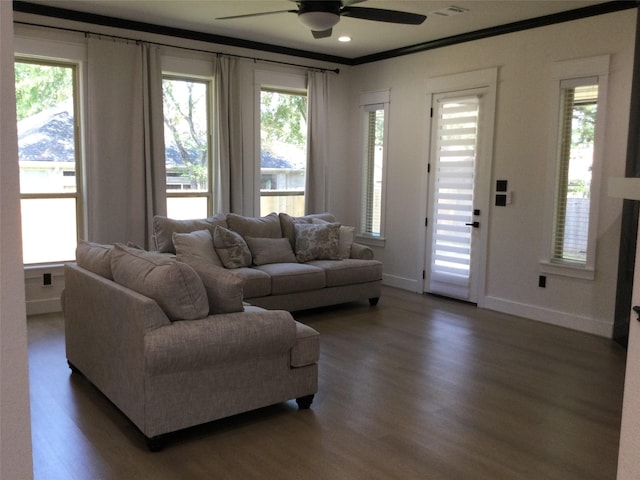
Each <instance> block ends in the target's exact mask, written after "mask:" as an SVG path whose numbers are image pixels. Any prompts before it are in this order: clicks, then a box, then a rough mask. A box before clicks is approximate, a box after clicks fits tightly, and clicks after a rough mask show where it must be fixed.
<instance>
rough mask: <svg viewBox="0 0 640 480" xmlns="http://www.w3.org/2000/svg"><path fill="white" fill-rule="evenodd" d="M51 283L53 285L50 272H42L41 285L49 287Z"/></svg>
mask: <svg viewBox="0 0 640 480" xmlns="http://www.w3.org/2000/svg"><path fill="white" fill-rule="evenodd" d="M51 285H53V278H52V277H51V274H50V273H43V274H42V286H43V287H50V286H51Z"/></svg>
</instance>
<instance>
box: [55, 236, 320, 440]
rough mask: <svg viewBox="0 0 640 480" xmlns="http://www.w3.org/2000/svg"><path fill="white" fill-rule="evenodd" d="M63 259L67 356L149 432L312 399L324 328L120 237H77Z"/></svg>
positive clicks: (212, 271)
mask: <svg viewBox="0 0 640 480" xmlns="http://www.w3.org/2000/svg"><path fill="white" fill-rule="evenodd" d="M76 259H77V263H75V264H67V265H66V266H65V290H64V293H63V298H62V305H63V311H64V317H65V343H66V355H67V360H68V362H69V365H70V366H71V368H72V370H73V371H75V372H80V373H82V374H83V375H84V376H85V377H86V378H87V379H88V380H89V381H90V382H91V383H93V384H94V385H95V386H96V387H97V388H98V389H99V390H100V391H101V392H102V393H103V394H104V395H106V397H107V398H109V400H111V402H113V403H114V404H115V405H116V407H118V408H119V409H120V410H121V411H122V412H123V413H124V414H125V415H126V416H127V417H128V418H129V419H130V420H131V421H132V422H133V424H135V426H136V427H138V429H139V430H140V431H141V432H142V433H143V434H144V435H145V437H146V438H147V441H148V444H149V447H150V448H151V449H152V450H157V449H159V448H161V447H162V445H163V442H164V441H165V440H166V435H167V434H169V433H170V432H174V431H177V430H180V429H184V428H187V427H191V426H194V425H198V424H202V423H205V422H210V421H212V420H216V419H219V418H222V417H227V416H230V415H234V414H238V413H241V412H245V411H249V410H252V409H256V408H260V407H264V406H268V405H271V404H275V403H280V402H283V401H287V400H290V399H296V400H297V401H298V405H299V407H300V408H308V407H309V406H310V405H311V402H312V399H313V395H314V394H315V393H316V391H317V385H318V366H317V362H318V358H319V348H320V347H319V335H318V333H317V332H316V331H315V330H313V329H312V328H310V327H308V326H305V325H303V324H301V323H298V322H296V321H295V320H294V319H293V318H292V316H291V314H290V313H289V312H286V311H282V310H273V311H267V310H264V309H261V308H258V307H254V306H247V305H246V304H244V303H243V301H242V288H241V287H242V280H241V279H239V278H238V277H237V276H236V275H233V274H231V273H229V272H228V271H226V270H225V269H223V268H220V267H217V266H215V265H206V266H204V267H202V268H201V269H200V271H199V272H196V271H195V269H193V268H192V267H190V266H189V265H187V264H185V263H183V262H177V261H175V260H173V259H171V258H167V257H166V256H164V255H162V254H158V253H153V252H146V251H143V250H139V249H135V248H130V247H127V246H125V245H121V244H117V245H115V246H107V245H97V244H92V243H89V242H81V244H80V245H79V246H78V249H77V255H76Z"/></svg>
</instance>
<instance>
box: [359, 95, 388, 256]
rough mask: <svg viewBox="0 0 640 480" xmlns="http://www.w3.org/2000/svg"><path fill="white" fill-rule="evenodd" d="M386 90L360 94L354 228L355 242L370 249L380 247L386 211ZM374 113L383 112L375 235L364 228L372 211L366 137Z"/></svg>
mask: <svg viewBox="0 0 640 480" xmlns="http://www.w3.org/2000/svg"><path fill="white" fill-rule="evenodd" d="M390 103H391V102H390V90H389V89H385V90H377V91H372V92H365V93H362V94H361V95H360V115H361V118H362V149H361V150H362V156H361V158H362V164H361V171H362V183H361V185H360V221H359V225H358V234H357V240H358V242H360V243H363V244H366V245H373V246H384V244H385V236H384V235H385V212H386V187H387V165H388V161H387V160H388V152H389V106H390ZM375 111H382V112H383V122H384V124H383V129H382V130H383V133H382V137H383V138H382V145H383V148H382V174H381V186H380V212H379V216H380V218H379V223H380V232H379V233H378V234H375V233H373V232H371V231H369V229H368V224H369V223H374V222H373V221H371V222H369V218H370V217H372V216H373V214H374V212H373V211H372V210H371V201H370V199H369V198H368V196H369V186H370V185H371V184H372V183H373V181H374V180H373V178H372V176H373V175H374V165H373V164H371V162H372V161H373V156H371V152H370V151H369V147H370V145H371V142H372V139H371V137H370V120H369V118H370V113H371V112H375Z"/></svg>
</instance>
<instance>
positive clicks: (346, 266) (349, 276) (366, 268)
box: [305, 258, 382, 287]
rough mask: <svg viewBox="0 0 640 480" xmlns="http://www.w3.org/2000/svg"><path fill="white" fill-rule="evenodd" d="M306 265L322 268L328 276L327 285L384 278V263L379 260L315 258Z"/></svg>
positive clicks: (373, 280) (351, 283)
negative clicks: (337, 260) (338, 260)
mask: <svg viewBox="0 0 640 480" xmlns="http://www.w3.org/2000/svg"><path fill="white" fill-rule="evenodd" d="M305 265H313V266H314V267H318V268H322V269H323V270H324V274H325V277H326V282H327V287H338V286H340V285H353V284H356V283H365V282H375V281H378V280H381V279H382V263H381V262H379V261H377V260H354V259H349V258H347V259H345V260H342V261H340V262H336V261H335V260H313V261H311V262H309V263H306V264H305Z"/></svg>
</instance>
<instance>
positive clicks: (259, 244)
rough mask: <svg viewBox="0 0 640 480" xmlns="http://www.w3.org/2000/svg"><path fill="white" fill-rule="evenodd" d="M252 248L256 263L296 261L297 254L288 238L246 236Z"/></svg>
mask: <svg viewBox="0 0 640 480" xmlns="http://www.w3.org/2000/svg"><path fill="white" fill-rule="evenodd" d="M245 240H246V241H247V245H249V250H251V255H252V256H253V264H254V265H266V264H268V263H296V262H297V260H296V256H295V254H294V253H293V250H291V244H290V243H289V240H288V239H286V238H254V237H246V238H245Z"/></svg>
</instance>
